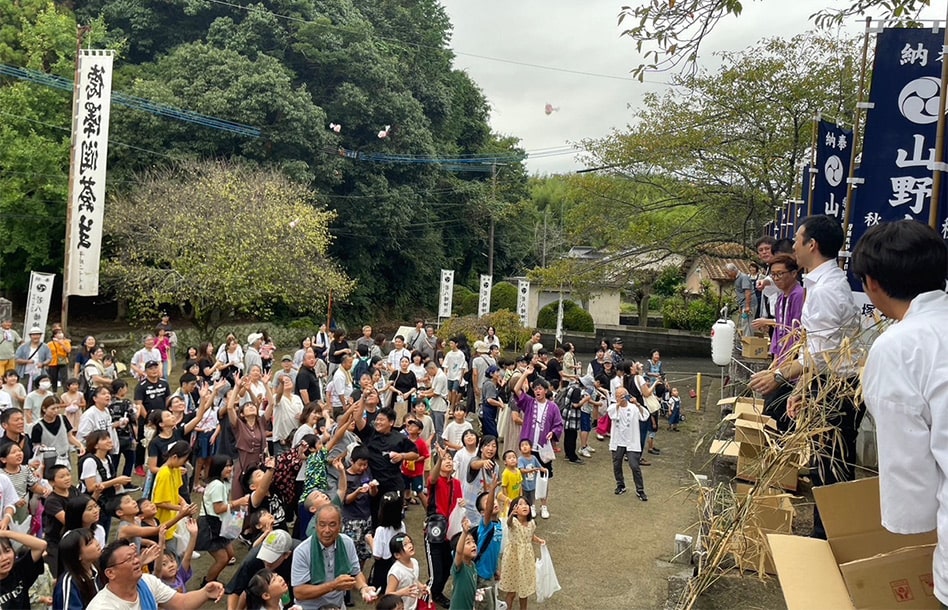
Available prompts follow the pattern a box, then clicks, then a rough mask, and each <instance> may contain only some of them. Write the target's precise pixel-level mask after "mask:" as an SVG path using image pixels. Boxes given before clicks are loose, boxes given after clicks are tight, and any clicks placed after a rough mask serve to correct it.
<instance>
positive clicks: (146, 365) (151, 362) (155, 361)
mask: <svg viewBox="0 0 948 610" xmlns="http://www.w3.org/2000/svg"><path fill="white" fill-rule="evenodd" d="M153 366H158V361H157V360H149V361H148V362H146V363H145V368H146V369H150V368H151V367H153Z"/></svg>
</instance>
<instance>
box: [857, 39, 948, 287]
mask: <svg viewBox="0 0 948 610" xmlns="http://www.w3.org/2000/svg"><path fill="white" fill-rule="evenodd" d="M943 35H944V32H941V31H939V32H934V31H932V28H920V29H903V28H886V29H884V30H883V31H882V32H880V33H879V34H878V36H877V38H876V54H875V64H874V66H873V72H872V87H871V89H870V92H869V101H870V102H871V109H870V110H869V111H868V113H867V117H866V131H865V137H864V139H863V153H862V164H861V165H860V166H859V168H858V170H857V177H859V178H862V179H863V180H864V183H863V184H860V185H859V186H858V188H857V189H856V191H855V193H854V195H855V196H854V199H853V202H852V206H853V208H852V213H851V214H850V221H851V222H850V226H849V229H850V230H851V232H852V235H851V243H852V245H853V246H855V244H856V242H857V241H858V240H859V238H860V237H862V234H863V233H865V232H866V230H867V229H868V228H869V227H871V226H873V225H876V224H878V223H880V222H883V221H890V220H902V219H911V220H917V221H919V222H924V223H927V222H928V217H929V213H930V210H931V207H930V206H931V204H932V201H931V197H932V170H934V169H935V137H936V133H935V132H936V126H937V123H938V101H939V92H940V90H941V66H942V60H943V57H942V52H941V51H942V37H943ZM944 194H945V191H944V190H942V201H944ZM938 228H939V229H941V230H942V235H943V236H944V237H946V238H948V224H945V206H944V205H942V206H940V208H939V217H938ZM849 249H851V248H849ZM847 263H848V261H847ZM850 282H851V284H852V286H853V289H854V290H855V291H858V292H861V291H862V285H861V282H860V281H859V280H858V279H857V278H852V277H851V278H850ZM857 299H859V296H858V295H857ZM863 300H864V301H867V299H863Z"/></svg>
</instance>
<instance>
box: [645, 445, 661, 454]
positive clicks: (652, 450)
mask: <svg viewBox="0 0 948 610" xmlns="http://www.w3.org/2000/svg"><path fill="white" fill-rule="evenodd" d="M648 452H649V453H651V454H652V455H661V454H662V452H661V450H660V449H656V448H655V447H652V448H651V449H649V450H648Z"/></svg>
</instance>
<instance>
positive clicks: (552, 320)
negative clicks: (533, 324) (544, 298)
mask: <svg viewBox="0 0 948 610" xmlns="http://www.w3.org/2000/svg"><path fill="white" fill-rule="evenodd" d="M558 309H559V302H558V301H557V302H553V303H549V304H548V305H545V306H543V307H541V308H540V311H539V312H538V313H537V328H546V329H555V328H556V315H557V311H558ZM563 330H573V331H577V332H583V333H591V332H595V331H596V325H595V324H594V323H593V319H592V316H591V315H589V312H588V311H586V310H585V309H583V308H582V307H580V306H579V305H577V304H576V303H574V302H573V301H570V300H569V299H563Z"/></svg>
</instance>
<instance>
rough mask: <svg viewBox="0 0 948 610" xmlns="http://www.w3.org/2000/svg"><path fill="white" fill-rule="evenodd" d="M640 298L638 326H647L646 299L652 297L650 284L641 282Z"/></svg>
mask: <svg viewBox="0 0 948 610" xmlns="http://www.w3.org/2000/svg"><path fill="white" fill-rule="evenodd" d="M640 290H641V291H642V298H641V299H639V326H640V327H642V328H647V327H648V301H649V299H650V298H651V297H652V285H651V284H643V285H642V286H641V287H640Z"/></svg>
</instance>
